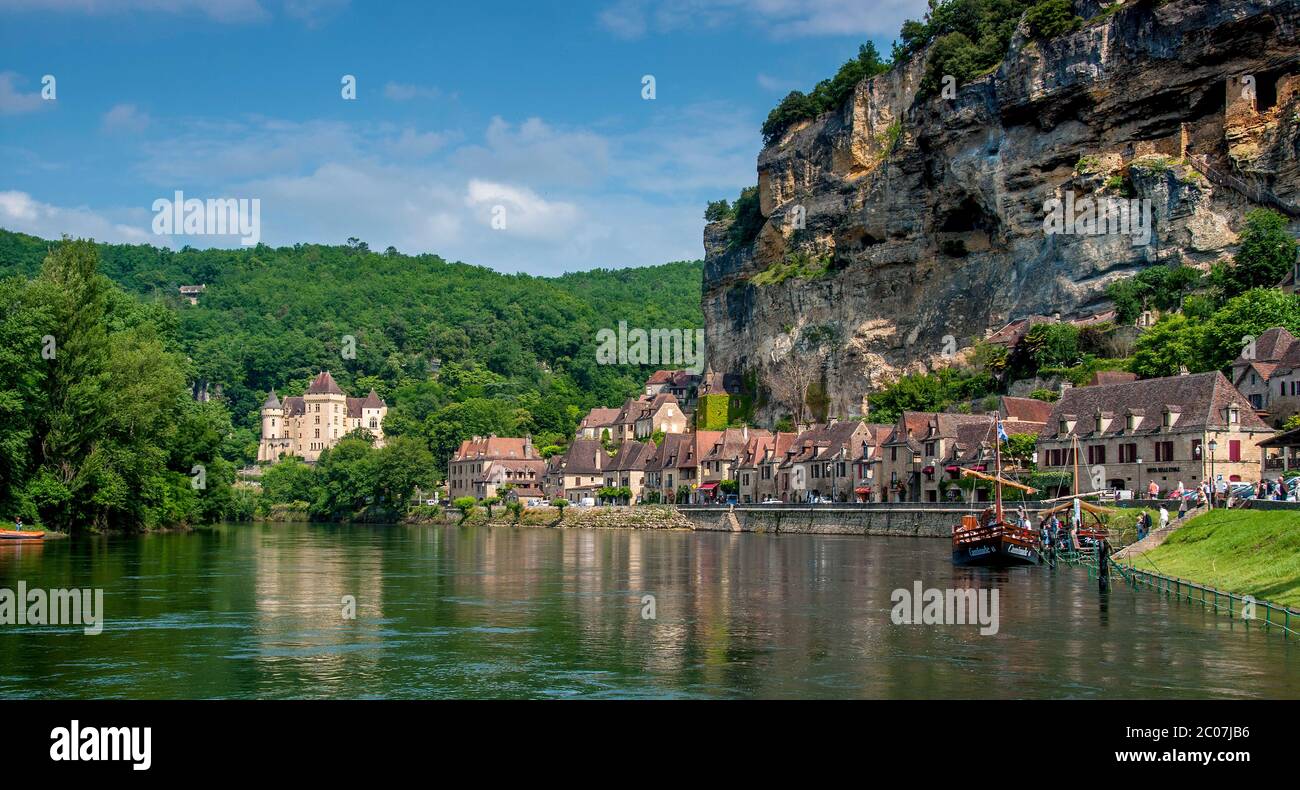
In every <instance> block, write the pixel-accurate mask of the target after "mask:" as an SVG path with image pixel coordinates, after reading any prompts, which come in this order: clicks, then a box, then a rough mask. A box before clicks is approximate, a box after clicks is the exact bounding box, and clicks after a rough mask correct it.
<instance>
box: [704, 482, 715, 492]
mask: <svg viewBox="0 0 1300 790" xmlns="http://www.w3.org/2000/svg"><path fill="white" fill-rule="evenodd" d="M717 487H718V484H717V482H716V481H715V482H712V483H701V484H700V490H701V491H712V490H713V489H715V488H717Z"/></svg>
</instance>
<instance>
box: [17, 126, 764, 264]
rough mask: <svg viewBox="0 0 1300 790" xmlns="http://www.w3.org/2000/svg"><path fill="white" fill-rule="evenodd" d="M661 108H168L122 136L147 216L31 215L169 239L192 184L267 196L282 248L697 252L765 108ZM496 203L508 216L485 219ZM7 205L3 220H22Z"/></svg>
mask: <svg viewBox="0 0 1300 790" xmlns="http://www.w3.org/2000/svg"><path fill="white" fill-rule="evenodd" d="M651 109H652V112H651V114H650V115H648V116H647V118H646V121H644V122H642V121H641V120H640V119H638V122H637V124H636V125H635V126H632V127H630V128H627V129H624V128H622V127H620V126H619V125H618V124H617V123H615V121H614V120H607V121H605V122H603V123H602V124H600V125H599V127H597V128H588V127H561V126H556V125H553V124H550V123H547V122H546V121H545V120H543V119H541V118H527V119H523V120H507V119H505V118H494V119H492V120H491V122H489V123H488V124H487V125H486V126H485V127H483V128H482V129H481V130H480V131H479V132H478V134H477V136H476V137H475V138H474V139H472V140H470V141H463V140H462V136H463V135H462V133H461V132H459V131H457V130H443V129H434V130H430V129H421V128H418V127H417V126H414V125H399V124H393V123H373V122H344V121H332V120H316V121H285V120H282V119H276V118H266V117H245V118H242V119H236V120H219V119H203V118H198V119H195V118H182V119H176V120H173V119H167V123H166V125H167V131H168V133H167V134H166V135H157V136H154V137H152V138H151V139H149V140H148V142H147V144H146V143H144V142H141V141H137V140H134V139H130V138H126V137H123V138H122V143H121V151H122V154H123V155H124V157H123V158H124V159H125V161H126V163H127V164H126V167H127V168H128V169H129V172H134V174H135V176H136V178H137V179H138V180H140V181H143V182H144V183H145V184H152V185H155V186H156V187H157V190H158V191H157V192H156V193H155V194H145V195H144V196H141V197H140V198H139V199H140V200H141V205H139V206H137V207H136V208H135V209H133V211H136V212H139V214H140V215H141V216H138V217H137V216H136V215H134V214H132V215H126V214H124V213H123V212H106V211H102V210H101V211H99V213H98V215H96V214H95V213H94V212H91V211H88V210H86V209H60V208H58V207H55V206H47V207H45V208H44V209H43V210H42V211H38V212H37V213H38V214H39V215H40V216H41V217H42V220H41V221H40V222H39V223H37V222H34V221H32V220H30V219H28V220H24V222H26V225H25V226H24V227H23V229H25V230H27V231H28V232H33V233H38V234H39V235H43V236H46V237H52V238H57V237H58V236H59V235H60V234H62V233H65V232H72V233H80V234H83V235H84V234H86V233H94V234H97V235H98V236H99V237H103V238H105V239H111V240H122V239H126V240H146V241H155V242H159V241H161V242H164V243H165V241H166V240H162V239H157V238H156V237H153V236H152V235H151V234H150V235H148V236H147V237H146V238H143V239H142V238H140V235H139V234H141V233H147V231H148V230H149V228H150V221H151V219H152V212H151V211H150V210H149V206H150V204H151V202H152V200H153V199H154V198H157V197H167V198H170V197H171V195H172V192H173V191H174V190H177V189H182V190H184V192H185V194H186V196H187V197H195V198H200V199H202V198H211V197H221V198H258V199H260V201H261V224H262V234H261V235H262V240H263V241H264V242H265V243H267V244H271V245H273V246H274V245H288V244H295V243H298V242H319V243H327V244H341V243H343V242H344V241H345V240H346V239H347V238H348V237H349V236H356V237H358V238H361V239H364V240H365V241H366V242H367V243H369V244H370V246H371V248H373V249H383V248H384V247H387V246H389V245H392V246H395V247H397V248H398V249H400V250H403V251H405V252H411V253H420V252H432V253H436V254H438V255H441V256H443V257H445V258H448V259H451V260H463V261H466V262H469V263H474V264H481V265H485V266H492V267H494V268H497V269H500V270H503V271H528V272H532V273H538V274H556V273H559V272H562V271H572V270H578V269H589V268H593V267H598V266H599V267H620V266H633V265H649V264H656V263H662V262H664V261H667V260H681V259H687V258H695V257H699V256H700V254H701V253H702V245H701V239H700V233H701V230H702V228H703V219H702V213H703V207H704V205H705V202H706V201H707V200H709V199H716V198H719V197H732V196H734V195H735V193H736V192H737V191H738V190H739V188H740V187H741V186H744V185H746V184H750V183H753V181H754V157H755V155H756V154H757V152H758V148H759V140H758V136H757V134H756V133H755V131H754V129H755V126H756V123H757V122H756V120H755V119H753V118H752V117H748V113H746V112H743V111H740V110H738V109H737V108H736V107H734V106H731V105H727V104H722V103H718V104H701V105H694V106H688V107H685V108H677V107H672V106H670V105H664V106H662V107H655V108H651ZM161 124H162V119H158V123H157V124H155V125H161ZM132 157H134V159H133V158H132ZM29 202H30V201H29ZM24 205H25V204H24ZM498 205H500V206H504V207H505V210H506V215H505V217H506V228H505V229H504V230H497V229H495V228H493V227H492V223H491V219H492V216H493V215H492V208H493V207H494V206H498ZM19 213H21V212H20V211H19V210H18V208H13V209H12V210H11V211H10V212H9V214H13V215H14V216H17V215H18V214H19ZM29 213H30V212H29ZM7 216H8V215H0V224H3V225H6V226H14V223H16V222H17V220H16V219H15V220H12V221H11V220H10V219H7V218H6V217H7ZM97 218H98V219H97ZM118 226H121V227H118ZM130 228H140V229H143V230H142V231H135V233H136V234H137V235H136V236H134V237H132V236H130V235H129V234H128V233H127V230H128V229H130ZM186 241H187V243H193V244H195V245H196V246H204V245H206V244H214V245H218V246H227V245H228V244H233V243H232V242H230V240H229V239H218V238H215V237H213V238H211V239H206V238H199V239H187V240H186Z"/></svg>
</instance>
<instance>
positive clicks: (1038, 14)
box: [1025, 0, 1083, 39]
mask: <svg viewBox="0 0 1300 790" xmlns="http://www.w3.org/2000/svg"><path fill="white" fill-rule="evenodd" d="M1025 21H1026V22H1027V23H1028V24H1029V32H1030V33H1031V34H1032V35H1033V36H1034V37H1035V38H1044V39H1050V38H1056V37H1057V36H1060V35H1064V34H1065V33H1069V32H1071V31H1074V30H1078V29H1079V26H1080V25H1082V24H1083V19H1082V18H1081V17H1078V16H1076V15H1075V13H1074V3H1072V2H1070V0H1041V1H1040V2H1038V3H1035V4H1034V5H1032V6H1030V8H1029V10H1028V11H1027V12H1025Z"/></svg>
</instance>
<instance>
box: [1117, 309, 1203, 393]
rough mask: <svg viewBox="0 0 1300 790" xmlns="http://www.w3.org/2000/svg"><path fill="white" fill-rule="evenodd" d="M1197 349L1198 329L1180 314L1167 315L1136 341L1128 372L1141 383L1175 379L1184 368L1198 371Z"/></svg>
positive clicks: (1199, 332)
mask: <svg viewBox="0 0 1300 790" xmlns="http://www.w3.org/2000/svg"><path fill="white" fill-rule="evenodd" d="M1200 349H1201V327H1200V325H1198V324H1194V323H1192V322H1191V321H1189V320H1188V319H1187V316H1185V315H1182V314H1174V315H1167V316H1165V317H1164V318H1161V319H1160V320H1159V321H1157V322H1156V323H1155V325H1154V326H1152V327H1150V328H1148V329H1147V330H1146V331H1145V332H1143V333H1142V335H1141V336H1140V337H1139V338H1138V339H1137V342H1136V343H1135V344H1134V345H1133V359H1132V360H1130V362H1129V370H1130V371H1132V372H1134V373H1136V374H1137V375H1138V376H1139V377H1140V378H1144V379H1146V378H1159V377H1161V376H1177V375H1178V373H1179V371H1180V370H1181V369H1182V368H1184V367H1185V368H1187V369H1188V370H1189V371H1191V370H1195V369H1196V368H1197V366H1198V364H1199V360H1200Z"/></svg>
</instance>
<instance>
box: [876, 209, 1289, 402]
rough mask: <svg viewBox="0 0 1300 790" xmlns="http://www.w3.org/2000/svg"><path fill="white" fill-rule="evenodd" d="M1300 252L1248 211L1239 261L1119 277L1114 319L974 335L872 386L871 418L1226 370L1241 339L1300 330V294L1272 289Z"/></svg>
mask: <svg viewBox="0 0 1300 790" xmlns="http://www.w3.org/2000/svg"><path fill="white" fill-rule="evenodd" d="M1296 253H1297V243H1296V240H1295V239H1294V238H1292V237H1291V236H1290V235H1289V234H1288V233H1287V231H1286V223H1285V220H1284V219H1283V218H1282V217H1281V216H1280V215H1278V214H1277V213H1275V212H1273V211H1270V210H1267V209H1258V210H1254V211H1251V212H1250V213H1248V214H1247V216H1246V222H1245V225H1244V227H1243V229H1242V233H1241V245H1240V247H1239V248H1238V250H1237V253H1236V255H1235V256H1234V259H1233V261H1232V263H1230V264H1220V265H1218V266H1216V267H1215V268H1213V269H1212V270H1211V271H1210V273H1209V274H1204V273H1202V272H1201V271H1200V270H1199V269H1196V268H1194V267H1191V266H1185V265H1182V264H1179V263H1175V264H1172V265H1169V266H1153V267H1151V268H1149V269H1146V270H1144V271H1142V272H1140V273H1139V274H1137V275H1134V276H1132V277H1128V278H1124V279H1121V280H1117V281H1115V282H1113V283H1111V285H1110V286H1109V287H1108V289H1107V291H1106V293H1107V296H1109V297H1110V299H1111V300H1112V301H1113V302H1114V304H1115V308H1116V316H1115V320H1114V321H1111V322H1102V323H1098V324H1094V325H1089V326H1078V325H1075V324H1070V323H1053V322H1045V323H1040V324H1035V325H1034V326H1032V327H1030V328H1029V330H1028V331H1027V332H1026V333H1025V335H1024V337H1023V338H1021V340H1020V341H1019V342H1018V343H1017V344H1016V345H1015V346H1014V347H1012V348H1010V349H1008V348H1004V347H1001V346H994V345H989V344H986V343H982V342H976V343H975V344H974V347H973V353H971V354H970V355H969V357H968V359H967V361H966V362H965V363H964V364H961V365H957V366H954V367H952V368H947V369H943V370H940V371H938V372H935V373H930V374H914V375H908V376H902V377H900V378H898V379H897V380H895V381H892V382H889V383H888V384H886V385H885V386H884V387H882V388H881V389H879V390H878V391H876V392H875V393H873V394H872V395H871V410H872V415H873V419H880V420H885V421H888V420H892V419H895V418H897V416H898V415H899V414H900V413H902V412H903V411H905V410H917V411H944V410H948V409H958V408H963V405H964V404H969V403H970V402H971V401H973V400H976V399H978V398H981V397H984V396H987V395H992V394H996V393H1000V392H1005V391H1006V388H1007V387H1008V386H1009V385H1010V384H1011V383H1013V382H1016V381H1022V380H1027V379H1035V378H1043V379H1050V378H1058V379H1062V380H1066V381H1069V382H1071V383H1072V384H1074V385H1076V386H1078V385H1082V384H1085V383H1087V382H1088V381H1089V380H1090V379H1091V378H1092V376H1093V374H1095V373H1097V372H1098V371H1101V370H1128V371H1130V372H1132V373H1135V374H1137V376H1138V377H1139V378H1155V377H1159V376H1175V375H1178V373H1180V372H1181V371H1182V370H1184V369H1185V370H1187V371H1188V372H1190V373H1202V372H1206V371H1211V370H1223V371H1225V372H1226V371H1227V370H1228V369H1229V368H1230V366H1231V364H1232V361H1233V360H1234V359H1236V358H1237V357H1238V356H1239V355H1240V354H1241V353H1242V348H1243V344H1244V343H1245V342H1247V340H1248V339H1249V338H1254V337H1258V336H1259V335H1260V334H1262V333H1263V332H1264V331H1265V330H1266V329H1269V328H1270V327H1275V326H1282V327H1286V328H1287V329H1288V330H1290V331H1291V332H1293V333H1296V334H1300V296H1297V295H1293V294H1288V293H1285V292H1283V291H1281V290H1279V289H1277V288H1275V287H1271V286H1273V285H1276V283H1277V282H1279V281H1280V280H1281V279H1282V277H1283V276H1284V275H1285V274H1286V272H1287V271H1288V269H1289V267H1290V265H1291V262H1293V261H1294V260H1295V259H1296ZM1264 284H1267V285H1266V286H1265V285H1264ZM1246 286H1250V287H1249V288H1248V289H1246V288H1245V287H1246ZM1256 286H1264V287H1256ZM1148 310H1150V311H1157V312H1158V313H1159V314H1160V318H1159V320H1157V321H1156V322H1155V324H1154V325H1152V326H1150V327H1148V328H1146V329H1144V330H1142V331H1140V332H1139V331H1137V330H1136V329H1135V328H1133V326H1132V324H1133V322H1134V321H1135V320H1136V319H1137V317H1138V316H1139V315H1140V314H1141V313H1142V312H1143V311H1148ZM1054 395H1055V393H1054V392H1053V391H1051V390H1047V389H1040V390H1036V391H1035V392H1033V393H1031V396H1032V397H1036V398H1039V399H1040V400H1053V399H1054ZM1276 416H1277V418H1278V419H1279V420H1285V419H1286V418H1287V417H1288V416H1290V413H1289V412H1286V411H1285V410H1280V411H1279V413H1278V414H1277V415H1276Z"/></svg>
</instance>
